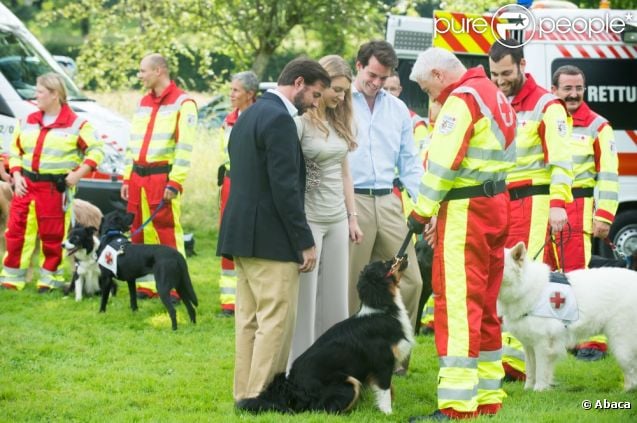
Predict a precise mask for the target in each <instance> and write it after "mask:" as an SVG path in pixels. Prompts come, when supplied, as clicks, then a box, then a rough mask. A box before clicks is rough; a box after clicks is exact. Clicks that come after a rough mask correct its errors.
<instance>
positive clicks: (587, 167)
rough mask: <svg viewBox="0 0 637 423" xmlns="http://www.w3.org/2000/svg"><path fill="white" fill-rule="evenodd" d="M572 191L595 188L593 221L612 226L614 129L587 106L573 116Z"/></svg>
mask: <svg viewBox="0 0 637 423" xmlns="http://www.w3.org/2000/svg"><path fill="white" fill-rule="evenodd" d="M570 151H571V152H572V155H573V174H574V180H573V188H595V187H596V188H597V202H596V207H595V208H596V210H595V219H598V220H600V221H603V222H606V223H609V224H610V223H613V219H614V218H615V212H616V211H617V191H618V190H619V184H618V179H617V178H618V176H617V172H618V170H617V168H618V161H617V151H616V149H615V139H614V135H613V128H611V126H610V124H609V123H608V121H607V120H606V119H604V118H603V117H602V116H600V115H598V114H597V113H595V112H593V111H592V110H591V109H590V108H589V107H588V105H587V104H586V103H582V105H581V106H580V107H579V108H578V109H577V110H576V111H575V113H573V134H572V136H571V148H570Z"/></svg>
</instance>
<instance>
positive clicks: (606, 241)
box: [604, 237, 628, 262]
mask: <svg viewBox="0 0 637 423" xmlns="http://www.w3.org/2000/svg"><path fill="white" fill-rule="evenodd" d="M604 244H606V245H608V248H610V250H611V251H612V252H613V256H614V257H615V258H616V259H617V260H624V261H625V262H628V261H627V260H626V255H625V254H624V253H623V252H622V251H619V249H618V248H617V246H616V245H615V244H614V243H613V241H611V240H610V238H609V237H606V238H604Z"/></svg>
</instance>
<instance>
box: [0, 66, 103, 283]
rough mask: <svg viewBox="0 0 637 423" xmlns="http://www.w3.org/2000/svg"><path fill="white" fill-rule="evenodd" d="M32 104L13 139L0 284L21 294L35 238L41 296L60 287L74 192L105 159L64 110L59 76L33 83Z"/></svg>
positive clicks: (84, 125) (80, 122) (90, 133)
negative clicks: (38, 244) (38, 248)
mask: <svg viewBox="0 0 637 423" xmlns="http://www.w3.org/2000/svg"><path fill="white" fill-rule="evenodd" d="M35 103H36V105H37V107H38V109H39V110H38V111H37V112H34V113H31V114H30V115H29V116H27V118H26V119H25V120H23V121H21V122H19V123H18V124H17V125H16V129H15V131H14V133H13V142H12V144H11V151H10V158H9V169H10V172H11V174H12V175H13V187H14V196H13V200H12V202H11V208H10V212H9V220H8V223H7V231H6V232H5V238H6V254H5V257H4V261H3V264H4V267H3V268H2V273H1V274H0V284H1V286H2V287H3V288H5V289H13V290H17V291H20V290H22V289H24V287H25V284H26V274H27V269H28V268H29V264H30V261H31V255H32V254H33V251H34V249H35V241H36V238H37V236H39V238H40V242H41V245H42V260H41V266H40V279H39V281H38V282H37V289H38V292H39V293H46V292H50V291H51V290H53V289H56V288H62V287H63V285H64V275H63V269H61V268H60V263H61V262H62V240H63V239H64V235H65V234H66V229H67V226H68V223H69V222H70V214H71V207H70V201H71V198H72V197H73V191H74V190H75V186H76V185H77V183H78V182H79V181H80V179H81V178H82V177H83V176H84V175H86V174H87V173H89V172H90V171H92V170H94V169H95V168H96V167H97V165H98V164H99V163H100V162H101V161H102V159H103V157H104V153H103V150H102V141H101V140H100V139H99V138H98V137H97V135H96V133H95V130H94V129H93V126H92V125H91V124H90V123H89V122H87V121H86V120H84V119H82V118H80V117H78V116H77V115H76V114H75V113H74V112H73V111H72V110H71V108H70V107H69V105H68V104H67V98H66V88H65V86H64V79H63V78H62V77H61V76H60V75H58V74H55V73H47V74H44V75H42V76H39V77H38V78H37V85H36V91H35Z"/></svg>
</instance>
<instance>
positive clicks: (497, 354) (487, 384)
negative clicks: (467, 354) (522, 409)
mask: <svg viewBox="0 0 637 423" xmlns="http://www.w3.org/2000/svg"><path fill="white" fill-rule="evenodd" d="M503 378H504V368H503V367H502V350H501V349H499V350H495V351H480V356H479V357H478V404H480V405H484V404H502V401H503V400H504V398H505V397H506V393H505V392H504V390H503V389H502V379H503Z"/></svg>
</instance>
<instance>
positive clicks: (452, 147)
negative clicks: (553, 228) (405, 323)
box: [408, 47, 516, 421]
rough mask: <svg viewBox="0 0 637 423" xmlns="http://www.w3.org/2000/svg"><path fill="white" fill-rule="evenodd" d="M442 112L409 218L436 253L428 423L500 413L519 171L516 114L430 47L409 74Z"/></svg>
mask: <svg viewBox="0 0 637 423" xmlns="http://www.w3.org/2000/svg"><path fill="white" fill-rule="evenodd" d="M410 79H411V80H413V81H415V82H417V83H418V85H420V87H421V88H422V90H423V91H424V92H425V93H427V95H428V96H429V97H430V98H432V99H435V100H436V101H438V102H439V103H440V104H442V109H441V110H440V114H439V116H438V119H437V120H436V126H435V127H434V131H433V135H432V140H431V145H430V148H429V151H428V157H427V172H426V173H425V174H424V176H423V178H422V182H421V184H420V194H419V197H418V202H417V203H416V207H415V208H414V211H413V212H412V213H411V215H410V216H409V219H408V222H409V228H410V229H411V231H412V232H413V233H416V234H419V233H423V231H425V233H424V235H425V239H426V240H427V241H428V242H429V243H430V245H433V247H434V258H433V272H432V275H433V278H432V285H433V292H434V303H435V305H434V308H435V311H434V314H435V318H434V326H435V342H436V350H437V352H438V357H439V362H440V371H439V373H438V407H437V408H438V409H437V410H436V411H435V412H434V413H433V414H431V415H428V416H417V417H413V418H411V419H410V421H420V420H428V419H437V420H442V419H448V418H453V419H460V418H471V417H477V416H478V415H480V414H489V415H492V414H496V413H497V412H498V411H499V410H500V408H501V407H502V401H503V399H504V397H505V396H506V394H505V393H504V391H503V390H502V386H501V379H502V377H503V376H504V370H503V368H502V363H501V361H500V357H501V352H502V349H501V348H502V338H501V332H500V320H499V319H498V315H497V311H496V301H497V297H498V292H499V290H500V284H501V282H502V272H503V269H504V243H505V241H506V238H507V230H508V222H509V210H508V209H509V197H508V195H507V193H506V182H505V179H506V176H507V173H508V172H509V171H510V170H511V169H513V168H514V167H515V142H514V137H515V123H516V118H515V112H514V111H513V108H512V107H511V106H510V105H509V104H508V102H507V101H506V98H505V97H504V95H503V94H502V93H501V92H499V91H498V89H497V88H496V87H495V86H494V85H493V84H492V83H491V82H490V81H489V79H488V78H487V75H486V74H485V72H484V69H483V68H482V67H481V66H479V67H476V68H471V69H469V70H467V69H466V68H465V67H464V66H463V65H462V63H461V62H460V60H459V59H458V58H457V57H456V56H454V55H453V53H451V52H449V51H447V50H444V49H441V48H436V47H431V48H429V49H427V50H426V51H425V52H423V53H421V54H420V55H419V56H418V59H417V60H416V63H415V64H414V67H413V69H412V71H411V75H410Z"/></svg>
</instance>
